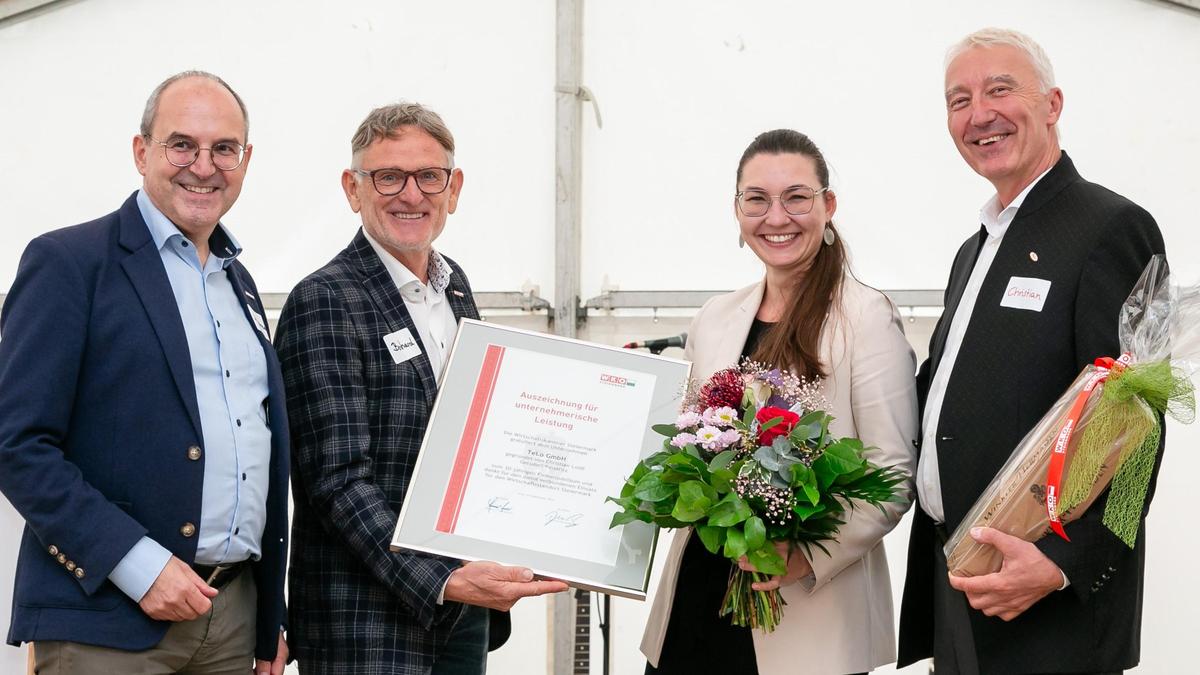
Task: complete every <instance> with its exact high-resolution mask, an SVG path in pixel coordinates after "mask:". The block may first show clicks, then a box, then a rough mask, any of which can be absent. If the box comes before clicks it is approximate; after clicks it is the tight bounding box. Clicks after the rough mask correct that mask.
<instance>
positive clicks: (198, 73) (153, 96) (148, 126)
mask: <svg viewBox="0 0 1200 675" xmlns="http://www.w3.org/2000/svg"><path fill="white" fill-rule="evenodd" d="M192 77H199V78H203V79H206V80H211V81H213V82H216V83H217V84H219V85H221V86H222V87H224V88H225V91H227V92H229V93H230V94H233V100H235V101H237V104H238V109H239V110H241V111H242V123H243V124H244V125H245V127H246V138H244V139H242V142H243V143H249V142H250V113H249V112H247V111H246V104H245V102H244V101H242V97H241V96H238V93H237V92H236V91H234V90H233V87H231V86H229V83H227V82H226V81H225V80H222V79H221V78H219V77H217V76H216V75H213V74H212V73H209V72H206V71H203V70H185V71H183V72H182V73H176V74H174V75H172V76H170V77H168V78H167V79H165V80H163V81H162V82H161V83H160V84H159V85H158V86H157V87H155V88H154V91H152V92H150V98H148V99H146V109H145V110H144V111H142V128H141V133H142V135H143V136H149V135H150V132H151V130H153V129H154V118H155V117H158V103H159V101H160V100H161V99H162V95H163V92H164V91H166V90H167V87H170V86H171V85H172V84H175V83H176V82H178V81H180V80H186V79H188V78H192Z"/></svg>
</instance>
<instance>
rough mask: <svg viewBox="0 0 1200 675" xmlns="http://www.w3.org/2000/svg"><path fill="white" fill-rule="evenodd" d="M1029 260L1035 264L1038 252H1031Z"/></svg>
mask: <svg viewBox="0 0 1200 675" xmlns="http://www.w3.org/2000/svg"><path fill="white" fill-rule="evenodd" d="M1029 259H1030V260H1032V261H1033V262H1037V251H1030V252H1029Z"/></svg>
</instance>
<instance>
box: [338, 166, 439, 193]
mask: <svg viewBox="0 0 1200 675" xmlns="http://www.w3.org/2000/svg"><path fill="white" fill-rule="evenodd" d="M350 170H351V171H353V172H354V173H356V174H358V175H360V176H370V178H371V183H372V184H374V185H375V191H376V192H378V193H379V194H381V195H383V196H385V197H390V196H392V195H398V194H400V193H401V192H404V187H405V186H406V185H408V178H409V176H412V179H413V182H414V183H416V184H417V189H418V190H420V191H421V193H422V194H427V195H436V194H441V193H442V192H445V191H446V188H447V187H449V185H450V173H451V171H450V169H447V168H444V167H440V166H427V167H425V168H424V169H417V170H416V171H404V170H403V169H375V170H374V171H366V170H364V169H350Z"/></svg>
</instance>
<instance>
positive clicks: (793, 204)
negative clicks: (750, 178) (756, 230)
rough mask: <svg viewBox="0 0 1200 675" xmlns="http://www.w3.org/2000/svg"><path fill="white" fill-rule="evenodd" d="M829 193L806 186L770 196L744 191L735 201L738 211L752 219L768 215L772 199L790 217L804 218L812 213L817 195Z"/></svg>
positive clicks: (758, 192)
mask: <svg viewBox="0 0 1200 675" xmlns="http://www.w3.org/2000/svg"><path fill="white" fill-rule="evenodd" d="M828 191H829V188H827V187H823V188H821V189H820V190H814V189H812V188H810V187H808V186H804V185H802V186H800V187H794V188H788V189H786V190H784V191H783V192H781V193H779V194H777V195H769V194H767V193H766V192H763V191H762V190H742V191H741V192H738V193H737V194H735V195H734V199H736V200H737V205H738V210H739V211H741V212H742V214H743V215H745V216H748V217H750V218H757V217H759V216H765V215H767V211H770V210H771V200H772V199H778V200H779V205H780V206H782V207H783V210H784V211H786V212H787V213H788V214H789V215H793V216H803V215H805V214H806V213H808V212H809V211H812V208H813V203H814V202H815V201H816V199H817V195H819V194H823V193H825V192H828Z"/></svg>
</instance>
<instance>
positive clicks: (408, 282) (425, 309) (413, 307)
mask: <svg viewBox="0 0 1200 675" xmlns="http://www.w3.org/2000/svg"><path fill="white" fill-rule="evenodd" d="M363 235H364V236H366V238H367V241H368V242H369V243H370V244H371V248H373V249H375V253H376V255H378V256H379V259H380V260H382V261H383V266H384V268H386V269H387V271H388V274H389V275H391V277H392V282H393V283H394V284H396V288H397V289H398V290H399V291H400V297H402V298H403V299H404V306H405V307H406V308H407V309H408V314H409V316H411V317H412V320H413V325H415V326H416V327H417V336H418V337H419V338H420V339H421V344H422V345H423V346H424V347H425V355H426V356H427V357H429V365H430V366H432V367H433V377H434V378H435V379H436V380H437V382H438V383H439V384H440V383H441V381H442V366H443V365H444V364H445V363H446V355H447V352H449V351H450V345H451V344H453V343H454V336H455V335H456V334H457V333H458V320H457V319H455V318H454V310H452V309H451V308H450V303H449V302H447V300H446V287H447V286H449V285H450V275H451V274H452V273H453V270H452V269H451V268H450V263H448V262H446V260H445V258H443V257H442V255H441V254H440V253H438V252H437V251H430V252H429V269H428V270H427V271H426V273H427V276H428V279H429V283H427V284H426V283H421V280H420V279H418V278H417V275H415V274H413V273H412V270H410V269H408V268H407V267H405V266H404V264H403V263H401V262H400V261H399V260H396V258H395V257H393V256H392V254H391V253H388V252H387V249H385V248H384V247H383V246H382V245H381V244H380V243H379V242H377V241H375V239H374V237H372V236H371V233H370V232H367V231H366V229H365V228H364V229H363Z"/></svg>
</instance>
